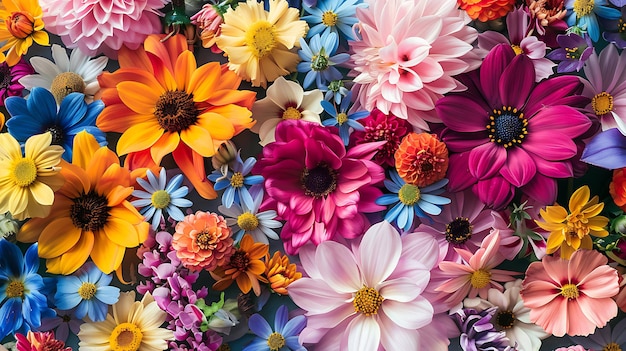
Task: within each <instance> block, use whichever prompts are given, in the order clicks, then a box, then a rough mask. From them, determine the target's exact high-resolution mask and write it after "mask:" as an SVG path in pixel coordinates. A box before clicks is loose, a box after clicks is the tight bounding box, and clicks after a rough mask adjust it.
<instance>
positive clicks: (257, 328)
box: [248, 314, 273, 340]
mask: <svg viewBox="0 0 626 351" xmlns="http://www.w3.org/2000/svg"><path fill="white" fill-rule="evenodd" d="M248 327H249V328H250V330H251V331H252V332H253V333H254V334H256V335H257V336H259V337H261V338H263V339H266V340H267V338H269V336H270V334H272V333H273V331H272V328H271V327H270V325H269V324H268V323H267V321H266V320H265V318H263V317H261V315H260V314H253V315H252V316H250V319H248Z"/></svg>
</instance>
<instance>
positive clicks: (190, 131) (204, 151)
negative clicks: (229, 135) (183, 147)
mask: <svg viewBox="0 0 626 351" xmlns="http://www.w3.org/2000/svg"><path fill="white" fill-rule="evenodd" d="M180 139H181V140H182V141H183V142H184V143H185V144H187V145H188V146H189V147H190V148H191V149H192V150H194V151H195V152H197V153H198V154H200V155H202V156H203V157H211V156H213V154H215V146H214V145H213V138H212V137H211V134H210V133H209V132H208V131H207V130H206V129H204V128H202V127H199V126H196V125H190V126H189V127H187V129H184V130H183V131H181V132H180Z"/></svg>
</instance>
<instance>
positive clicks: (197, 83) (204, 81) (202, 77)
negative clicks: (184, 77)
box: [186, 62, 222, 102]
mask: <svg viewBox="0 0 626 351" xmlns="http://www.w3.org/2000/svg"><path fill="white" fill-rule="evenodd" d="M221 72H222V68H221V67H220V64H219V63H218V62H210V63H207V64H205V65H202V66H200V67H199V68H198V69H196V70H195V71H194V72H193V74H192V75H191V78H190V80H189V85H188V86H187V89H186V92H187V93H188V94H193V101H195V102H200V101H205V100H206V99H208V98H209V97H210V96H211V94H213V92H214V91H215V87H216V86H217V84H219V83H218V82H219V79H220V76H221Z"/></svg>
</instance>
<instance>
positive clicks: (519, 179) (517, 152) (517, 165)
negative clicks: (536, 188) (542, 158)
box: [500, 147, 537, 187]
mask: <svg viewBox="0 0 626 351" xmlns="http://www.w3.org/2000/svg"><path fill="white" fill-rule="evenodd" d="M507 153H508V155H507V160H506V163H505V165H504V166H503V167H502V168H501V169H500V174H501V175H502V177H504V179H506V180H507V181H508V182H509V183H511V184H513V185H514V186H517V187H520V186H523V185H526V184H527V183H528V182H529V181H530V180H531V179H532V178H533V177H534V176H535V174H536V173H537V167H536V166H535V161H534V160H533V159H532V158H531V157H530V155H528V153H526V151H524V149H522V148H519V147H512V148H509V149H508V150H507Z"/></svg>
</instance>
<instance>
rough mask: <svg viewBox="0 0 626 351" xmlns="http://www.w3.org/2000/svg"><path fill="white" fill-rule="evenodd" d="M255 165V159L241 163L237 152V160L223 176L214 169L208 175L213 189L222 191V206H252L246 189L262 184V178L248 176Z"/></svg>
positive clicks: (250, 197) (251, 158)
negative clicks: (212, 183) (234, 204)
mask: <svg viewBox="0 0 626 351" xmlns="http://www.w3.org/2000/svg"><path fill="white" fill-rule="evenodd" d="M255 164H256V159H255V158H254V157H250V158H248V159H246V162H243V161H242V159H241V155H240V154H239V152H237V158H236V159H235V160H234V161H233V162H232V163H231V165H230V168H229V170H228V171H227V172H226V174H223V173H222V172H221V171H220V170H219V169H216V170H215V171H213V173H211V174H210V175H209V177H208V178H209V180H210V181H212V182H214V183H215V185H214V189H215V190H217V191H220V190H223V189H226V190H224V194H222V204H224V206H226V207H231V206H232V205H233V203H237V204H241V203H242V202H245V203H246V204H247V206H248V207H249V208H251V207H252V206H253V201H252V196H251V195H250V190H249V189H248V187H250V186H252V185H255V184H260V183H261V182H263V176H260V175H248V174H249V173H250V171H251V170H252V167H254V165H255Z"/></svg>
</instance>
